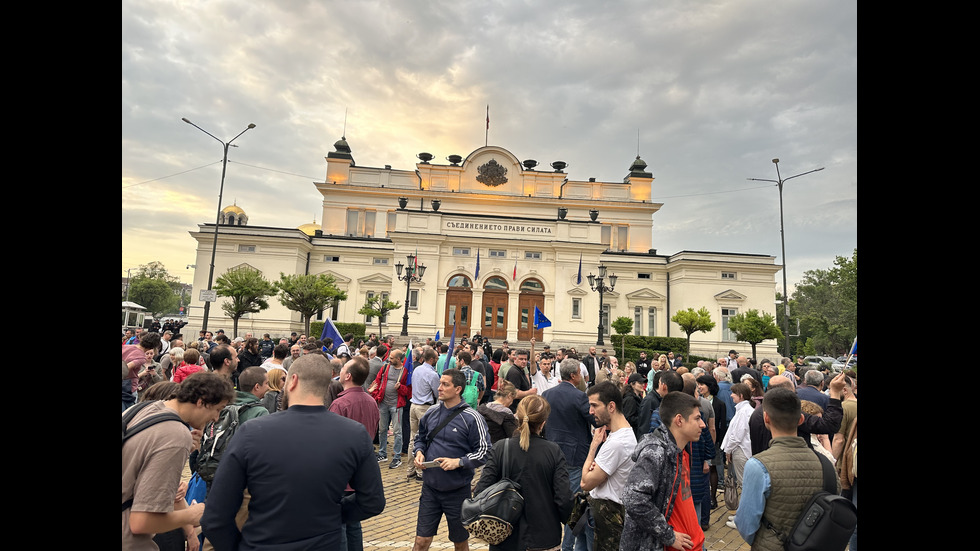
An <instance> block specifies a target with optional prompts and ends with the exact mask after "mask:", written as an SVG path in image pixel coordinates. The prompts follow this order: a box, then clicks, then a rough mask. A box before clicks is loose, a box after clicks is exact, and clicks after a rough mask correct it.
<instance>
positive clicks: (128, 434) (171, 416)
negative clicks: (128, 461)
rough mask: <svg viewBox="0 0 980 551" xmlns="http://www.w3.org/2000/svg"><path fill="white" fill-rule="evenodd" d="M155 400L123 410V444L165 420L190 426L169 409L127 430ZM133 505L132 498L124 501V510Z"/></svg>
mask: <svg viewBox="0 0 980 551" xmlns="http://www.w3.org/2000/svg"><path fill="white" fill-rule="evenodd" d="M155 401H156V400H147V401H145V402H139V403H138V404H136V405H134V406H132V407H130V408H129V409H127V410H126V411H124V412H123V414H122V445H123V446H125V445H126V440H129V439H130V438H132V437H134V436H136V435H137V434H138V433H140V432H141V431H143V430H144V429H148V428H150V427H152V426H153V425H155V424H157V423H162V422H164V421H179V422H180V424H182V425H184V426H188V425H187V423H185V422H184V420H183V419H181V418H180V415H177V414H176V413H174V412H173V411H170V410H169V409H168V410H167V411H165V412H164V413H160V414H157V415H151V416H150V417H147V418H146V419H143V420H142V421H140V422H139V423H136V424H135V425H133V426H132V427H131V428H129V429H128V430H127V429H126V426H127V425H129V424H130V423H131V422H132V421H133V419H134V418H135V417H136V414H137V413H139V412H140V410H142V409H143V408H145V407H146V406H148V405H150V404H152V403H153V402H155ZM189 428H190V427H188V429H189ZM132 506H133V499H132V498H130V499H127V500H126V501H124V502H123V503H122V510H123V511H125V510H126V509H129V508H130V507H132Z"/></svg>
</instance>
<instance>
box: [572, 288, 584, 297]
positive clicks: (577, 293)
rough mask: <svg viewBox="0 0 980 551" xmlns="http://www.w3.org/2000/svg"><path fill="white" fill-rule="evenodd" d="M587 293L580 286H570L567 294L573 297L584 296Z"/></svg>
mask: <svg viewBox="0 0 980 551" xmlns="http://www.w3.org/2000/svg"><path fill="white" fill-rule="evenodd" d="M588 294H589V293H587V292H585V290H584V289H582V288H581V287H572V288H571V289H569V290H568V295H569V296H573V297H584V296H586V295H588Z"/></svg>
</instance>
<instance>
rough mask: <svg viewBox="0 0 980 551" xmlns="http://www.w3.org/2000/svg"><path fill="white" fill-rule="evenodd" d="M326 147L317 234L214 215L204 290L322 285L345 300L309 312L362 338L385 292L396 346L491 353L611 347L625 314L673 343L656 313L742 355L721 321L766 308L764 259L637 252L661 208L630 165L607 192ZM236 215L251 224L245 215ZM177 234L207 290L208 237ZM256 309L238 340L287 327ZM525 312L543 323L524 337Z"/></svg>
mask: <svg viewBox="0 0 980 551" xmlns="http://www.w3.org/2000/svg"><path fill="white" fill-rule="evenodd" d="M334 149H335V150H334V151H331V152H329V153H328V154H327V156H326V162H327V166H326V176H325V178H324V180H323V181H322V182H315V183H314V185H315V186H316V188H317V190H318V191H319V192H320V193H321V194H322V195H323V215H322V216H321V217H320V219H321V220H322V223H319V224H315V223H314V224H303V225H301V226H299V227H295V228H277V227H267V226H261V225H255V224H253V223H250V222H249V215H248V214H246V212H245V211H244V210H243V209H242V208H240V207H239V206H237V205H233V206H229V207H226V208H225V209H223V210H222V213H221V216H220V224H219V227H218V232H217V235H218V238H217V252H216V255H215V267H214V277H215V279H217V277H218V276H220V275H221V274H222V273H224V272H225V271H226V270H228V269H229V268H234V267H238V266H250V267H252V268H256V269H258V270H260V271H261V272H262V273H263V275H264V276H265V277H266V279H269V280H270V281H275V280H277V279H278V278H279V273H280V272H284V273H287V274H330V275H332V276H333V277H334V278H335V279H336V283H337V285H338V286H339V287H340V288H341V289H342V290H343V291H345V292H346V293H347V297H348V298H347V300H345V301H341V302H339V303H337V304H336V305H334V306H333V309H332V310H327V311H325V312H323V313H321V316H322V317H327V316H329V317H330V318H331V319H333V320H334V321H340V322H365V323H367V324H368V327H367V331H368V332H369V333H370V332H377V329H378V320H377V319H369V318H366V317H365V316H364V315H362V314H358V310H360V308H361V307H362V306H363V305H364V303H365V300H366V299H367V298H368V297H375V296H377V295H387V296H388V297H390V299H391V300H392V301H397V302H400V303H401V304H402V307H404V305H405V304H406V301H407V304H408V314H409V319H408V326H407V332H408V335H409V336H407V337H402V340H404V341H407V340H408V339H413V340H415V341H416V342H417V341H418V340H424V339H425V338H427V337H434V336H435V335H436V333H437V332H440V333H441V335H443V336H444V339H445V340H448V338H449V335H450V334H451V333H452V330H453V323H454V321H455V323H456V324H457V335H462V334H467V335H473V334H476V333H478V332H479V333H480V334H482V335H483V336H484V337H487V338H489V339H491V341H492V342H493V343H494V345H495V346H496V345H499V343H500V341H503V340H507V341H509V342H510V343H515V342H518V341H520V342H526V341H528V340H529V339H530V338H531V337H532V336H533V337H535V339H536V340H537V341H538V342H545V343H549V344H551V345H552V346H553V347H562V346H576V347H578V349H579V350H582V349H583V348H584V347H588V346H589V345H594V344H596V343H597V341H598V338H599V331H600V326H601V328H602V332H603V333H604V334H603V342H604V344H605V345H608V348H609V349H610V350H611V349H612V346H611V342H610V340H609V335H610V331H611V321H612V320H615V319H616V318H618V317H621V316H627V317H629V318H630V319H632V320H633V333H634V334H637V335H653V336H669V337H686V335H685V333H684V332H683V331H681V329H680V328H679V327H678V326H677V325H676V324H674V323H673V322H671V321H670V318H671V317H672V316H673V315H674V313H676V312H677V311H678V310H683V309H687V308H694V309H695V310H698V309H700V308H701V307H706V308H707V309H708V310H709V312H710V313H711V318H712V320H714V321H715V322H716V326H715V328H714V330H712V331H710V332H708V333H695V334H694V335H692V338H691V352H692V353H694V354H698V355H705V356H711V355H715V354H719V355H725V354H726V353H727V352H728V350H730V349H732V348H735V349H737V350H739V351H740V352H743V351H744V352H746V353H747V352H749V349H748V344H747V343H739V342H736V341H735V340H734V335H733V334H732V333H731V331H729V329H728V319H729V318H730V317H731V316H734V315H735V314H737V313H739V312H744V311H746V310H748V309H757V310H759V311H760V312H770V313H774V312H775V304H774V302H775V293H776V280H775V274H776V273H777V272H778V271H779V269H780V266H779V265H777V264H775V257H774V256H772V255H768V254H737V253H726V252H705V251H680V252H676V253H672V254H661V253H658V252H657V250H656V249H655V248H653V247H654V242H653V237H654V235H653V217H654V215H655V214H656V212H657V211H658V210H659V209H660V207H661V206H663V203H658V202H656V201H655V194H654V187H653V181H654V178H653V174H652V173H651V172H648V171H647V165H646V163H645V162H644V161H643V160H642V159H640V157H639V156H637V157H636V159H635V160H633V162H632V164H631V165H630V166H629V167H628V168H627V167H624V168H625V169H626V170H625V176H624V178H623V180H622V181H621V182H597V181H595V178H589V179H588V180H585V181H582V180H573V179H570V178H569V175H568V174H566V173H565V172H564V169H565V167H566V165H565V163H563V162H560V161H556V162H553V163H550V166H542V165H539V164H538V162H537V161H535V160H532V159H527V160H520V159H519V158H518V157H516V156H514V154H513V153H511V152H510V151H508V150H507V149H504V148H502V147H498V146H492V145H487V146H485V147H480V148H478V149H476V150H475V151H473V152H471V153H470V154H469V155H467V156H466V157H462V156H460V155H450V156H448V157H447V158H446V162H445V163H437V162H433V161H434V158H433V156H432V155H431V154H428V153H419V154H418V159H419V162H417V163H415V167H414V168H412V169H407V170H406V169H397V168H392V167H391V166H390V165H385V166H384V167H380V168H379V167H366V166H358V165H357V164H356V163H355V161H354V156H353V154H352V150H351V148H350V146H349V145H348V143H347V141H346V139H344V138H342V139H340V140H339V141H337V142H336V143H335V144H334ZM624 164H625V163H624ZM249 208H250V209H252V219H253V220H255V221H259V220H261V218H262V214H261V211H260V210H258V209H260V208H261V206H256V207H252V206H249ZM190 233H191V235H192V236H193V237H194V238H195V239H196V240H197V242H198V247H197V269H196V272H195V276H194V288H195V289H199V290H200V289H207V288H208V285H207V283H208V281H207V278H208V269H209V266H210V261H211V253H212V246H213V243H214V238H215V237H214V236H215V226H214V225H213V224H200V225H199V227H198V229H197V231H192V232H190ZM410 255H417V264H418V265H419V266H425V270H424V272H423V273H422V277H421V281H413V282H412V283H411V285H407V284H406V283H405V281H402V280H400V279H399V275H400V274H401V275H404V274H403V273H402V272H403V269H404V267H405V266H406V265H408V262H409V258H408V257H409V256H410ZM600 271H601V272H604V276H605V277H604V278H603V280H602V285H603V286H604V287H606V288H607V290H605V291H604V292H603V293H601V295H602V297H601V298H602V304H601V308H600V293H599V292H597V291H594V290H593V287H596V286H598V281H597V279H596V278H597V277H598V276H599V275H600ZM590 275H592V276H593V277H592V278H590V277H589V276H590ZM590 281H591V282H592V283H591V284H590ZM613 283H614V286H613ZM609 287H612V288H611V289H608V288H609ZM199 299H200V295H199V293H195V296H194V301H195V302H193V303H192V304H191V306H192V307H194V308H192V309H191V312H192V315H191V316H190V318H189V320H188V321H189V324H188V327H187V328H188V329H189V330H194V331H196V330H197V329H199V328H200V327H201V325H202V321H203V319H202V314H203V308H202V307H203V305H204V303H203V302H200V300H199ZM224 300H227V299H224V298H221V297H219V298H218V302H217V303H213V304H212V305H211V307H210V314H209V321H208V329H212V330H213V329H217V328H224V329H225V330H226V331H227V332H230V330H231V320H230V319H228V318H226V317H224V314H223V312H222V310H221V308H220V303H221V302H222V301H224ZM269 303H270V308H268V309H267V310H264V311H262V312H260V313H258V314H252V315H251V316H250V317H248V318H243V319H242V320H240V322H239V333H240V334H242V335H244V333H245V332H249V331H250V332H252V333H257V334H259V335H261V334H262V333H270V334H271V335H273V336H276V335H285V336H288V335H289V333H290V332H292V331H302V328H303V321H302V320H301V319H300V316H299V314H298V313H296V312H292V311H290V310H288V309H286V308H285V307H284V306H282V305H281V304H280V303H279V301H278V300H276V299H274V298H273V299H271V300H270V301H269ZM535 306H536V307H537V308H538V309H540V310H541V312H542V313H543V314H544V315H545V316H546V317H547V318H548V319H549V320H550V321H551V323H552V325H551V326H550V327H547V328H544V329H537V330H535V328H534V309H535ZM403 315H404V311H403V310H402V309H399V310H398V311H393V312H390V313H389V314H388V315H387V319H386V320H384V321H383V327H384V333H385V334H391V335H396V337H397V336H398V335H399V334H400V333H401V331H402V321H403ZM321 319H322V318H321ZM194 328H197V329H194ZM230 336H232V338H234V335H230ZM758 353H759V354H760V355H765V354H768V355H776V354H777V352H776V345H775V341H766V342H764V343H762V344H760V345H759V347H758Z"/></svg>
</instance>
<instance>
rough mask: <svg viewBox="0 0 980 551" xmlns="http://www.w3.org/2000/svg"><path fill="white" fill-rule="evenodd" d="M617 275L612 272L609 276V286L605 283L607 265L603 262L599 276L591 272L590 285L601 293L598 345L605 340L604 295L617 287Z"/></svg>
mask: <svg viewBox="0 0 980 551" xmlns="http://www.w3.org/2000/svg"><path fill="white" fill-rule="evenodd" d="M617 277H618V276H616V275H615V274H611V275H610V276H609V285H608V286H607V285H606V284H605V282H604V281H603V280H604V279H606V267H605V266H603V265H602V264H600V265H599V276H598V277H596V276H595V275H593V274H591V273H590V274H589V287H591V288H592V290H593V291H597V292H598V293H599V336H598V338H596V346H602V345H603V341H602V334H603V327H602V315H603V311H602V295H604V294H605V293H606V291H612V290H613V289H615V288H616V278H617Z"/></svg>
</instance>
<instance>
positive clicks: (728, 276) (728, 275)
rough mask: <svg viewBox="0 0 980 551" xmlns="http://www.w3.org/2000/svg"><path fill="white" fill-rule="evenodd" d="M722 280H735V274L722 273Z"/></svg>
mask: <svg viewBox="0 0 980 551" xmlns="http://www.w3.org/2000/svg"><path fill="white" fill-rule="evenodd" d="M721 278H722V279H735V272H722V273H721Z"/></svg>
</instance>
